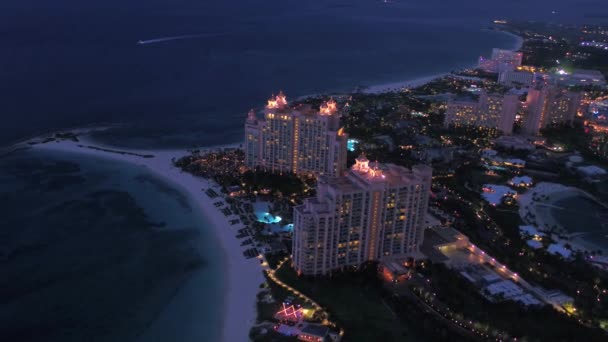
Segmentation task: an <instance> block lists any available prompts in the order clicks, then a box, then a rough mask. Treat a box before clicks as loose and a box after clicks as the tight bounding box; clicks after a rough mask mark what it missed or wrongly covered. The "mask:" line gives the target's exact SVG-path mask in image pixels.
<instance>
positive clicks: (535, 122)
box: [523, 86, 582, 135]
mask: <svg viewBox="0 0 608 342" xmlns="http://www.w3.org/2000/svg"><path fill="white" fill-rule="evenodd" d="M581 99H582V98H581V93H579V92H572V91H568V90H566V89H561V88H558V87H556V86H545V87H538V88H532V89H530V90H529V91H528V97H527V99H526V103H527V107H528V113H527V114H526V117H525V119H524V123H523V132H524V133H526V134H530V135H536V134H538V133H539V131H540V130H541V129H542V128H545V127H547V126H550V125H552V124H561V123H572V121H573V120H574V118H575V117H576V113H577V111H578V110H579V108H580V106H581Z"/></svg>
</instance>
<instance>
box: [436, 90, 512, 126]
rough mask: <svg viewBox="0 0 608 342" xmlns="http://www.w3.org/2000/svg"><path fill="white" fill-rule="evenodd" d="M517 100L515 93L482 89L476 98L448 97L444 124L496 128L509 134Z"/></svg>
mask: <svg viewBox="0 0 608 342" xmlns="http://www.w3.org/2000/svg"><path fill="white" fill-rule="evenodd" d="M518 104H519V100H518V98H517V95H515V94H505V95H502V94H488V93H487V92H485V91H482V92H481V93H480V95H479V99H478V100H473V99H453V98H452V99H450V100H449V101H448V103H447V109H446V112H445V119H444V126H445V127H450V126H455V127H461V126H475V127H486V128H492V129H497V130H499V131H501V132H502V133H503V134H511V133H512V131H513V123H514V122H515V115H516V114H517V107H518Z"/></svg>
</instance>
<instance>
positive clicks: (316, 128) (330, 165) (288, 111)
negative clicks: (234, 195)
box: [244, 93, 348, 176]
mask: <svg viewBox="0 0 608 342" xmlns="http://www.w3.org/2000/svg"><path fill="white" fill-rule="evenodd" d="M339 124H340V117H339V113H338V108H337V104H336V102H335V101H334V100H333V99H330V100H329V101H327V102H325V103H323V104H322V105H321V106H320V108H319V110H314V109H313V108H312V107H311V106H308V105H298V106H295V107H294V106H289V105H288V103H287V99H286V97H285V95H283V93H280V94H279V95H277V96H275V97H272V98H271V99H270V100H268V104H267V105H266V107H265V109H264V117H263V118H261V119H260V118H258V117H257V115H256V113H255V112H253V111H250V112H249V114H248V116H247V120H246V122H245V146H244V150H245V165H246V166H247V167H248V168H250V169H254V168H260V169H263V170H267V171H271V172H277V173H288V172H289V173H296V174H300V175H315V176H321V175H329V176H337V175H340V174H342V173H343V172H344V170H345V169H346V153H347V146H346V144H347V140H348V136H347V135H346V134H345V133H344V132H343V130H342V129H340V126H339Z"/></svg>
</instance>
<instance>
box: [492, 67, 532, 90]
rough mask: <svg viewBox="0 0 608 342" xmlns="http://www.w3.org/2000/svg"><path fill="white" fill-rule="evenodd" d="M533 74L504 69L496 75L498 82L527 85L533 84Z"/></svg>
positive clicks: (509, 84)
mask: <svg viewBox="0 0 608 342" xmlns="http://www.w3.org/2000/svg"><path fill="white" fill-rule="evenodd" d="M534 79H535V74H534V73H533V72H529V71H517V70H505V71H503V72H501V73H500V75H498V83H500V84H504V85H508V86H513V85H522V86H525V87H529V86H531V85H532V84H534Z"/></svg>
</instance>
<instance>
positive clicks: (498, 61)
mask: <svg viewBox="0 0 608 342" xmlns="http://www.w3.org/2000/svg"><path fill="white" fill-rule="evenodd" d="M522 59H523V54H522V53H521V52H515V51H511V50H503V49H497V48H494V49H492V56H491V57H490V59H485V58H483V57H480V58H479V68H480V69H482V70H484V71H487V72H494V73H501V72H503V71H506V70H515V69H516V68H517V67H518V66H521V62H522Z"/></svg>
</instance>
